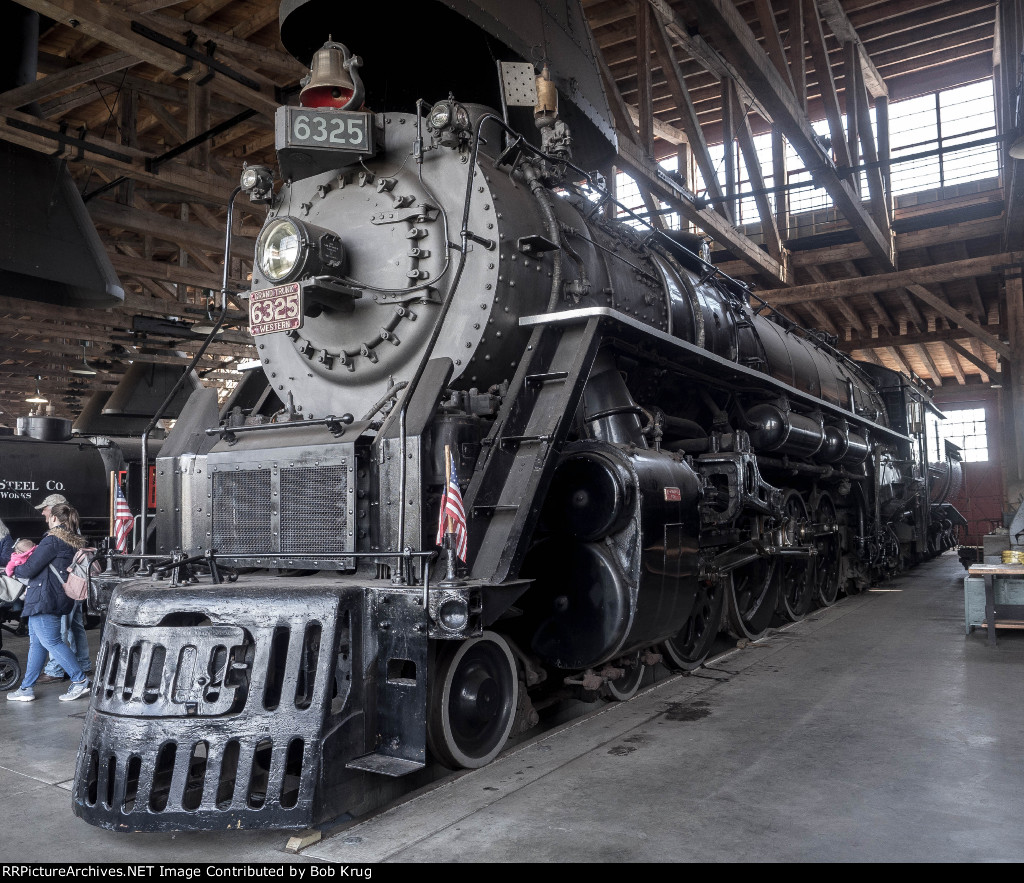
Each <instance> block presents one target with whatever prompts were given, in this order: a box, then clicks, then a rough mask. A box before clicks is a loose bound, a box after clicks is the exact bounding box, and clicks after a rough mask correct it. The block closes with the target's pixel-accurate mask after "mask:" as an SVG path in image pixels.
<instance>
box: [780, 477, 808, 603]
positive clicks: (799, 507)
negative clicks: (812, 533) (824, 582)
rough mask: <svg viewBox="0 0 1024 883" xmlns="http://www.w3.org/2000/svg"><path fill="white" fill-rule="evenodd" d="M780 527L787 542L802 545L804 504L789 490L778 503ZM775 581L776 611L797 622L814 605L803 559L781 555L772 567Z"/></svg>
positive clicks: (805, 521)
mask: <svg viewBox="0 0 1024 883" xmlns="http://www.w3.org/2000/svg"><path fill="white" fill-rule="evenodd" d="M782 509H783V513H784V516H783V522H782V530H783V533H784V534H785V537H786V542H787V544H791V545H804V544H805V543H806V542H807V540H808V537H807V536H806V534H807V530H808V528H809V527H810V522H809V520H808V518H807V504H806V503H804V501H803V498H802V497H801V496H800V494H799V493H797V492H796V491H790V492H789V493H787V494H786V498H785V499H784V500H783V502H782ZM775 573H776V575H777V577H778V580H779V602H780V604H779V612H780V613H781V614H782V616H783V617H784V618H785V619H787V620H789V621H790V622H799V621H800V620H801V619H803V618H804V617H805V616H807V614H808V613H810V611H811V607H812V606H813V605H814V583H813V582H812V581H811V567H810V561H809V559H807V558H798V557H789V556H786V557H783V558H780V560H779V564H778V565H777V566H776V568H775Z"/></svg>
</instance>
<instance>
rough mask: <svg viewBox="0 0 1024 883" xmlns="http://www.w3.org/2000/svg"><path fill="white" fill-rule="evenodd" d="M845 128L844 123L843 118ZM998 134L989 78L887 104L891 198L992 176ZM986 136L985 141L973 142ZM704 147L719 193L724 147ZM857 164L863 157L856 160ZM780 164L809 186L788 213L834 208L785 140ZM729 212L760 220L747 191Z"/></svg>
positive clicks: (820, 131)
mask: <svg viewBox="0 0 1024 883" xmlns="http://www.w3.org/2000/svg"><path fill="white" fill-rule="evenodd" d="M843 125H844V128H845V126H846V117H845V116H844V117H843ZM871 125H872V127H873V129H874V131H875V138H876V142H877V126H876V123H875V110H874V108H872V109H871ZM812 128H813V129H814V132H815V133H816V134H817V135H818V136H819V137H821V138H822V139H826V138H828V137H829V127H828V122H827V121H826V120H819V121H817V122H815V123H813V124H812ZM996 134H997V133H996V119H995V101H994V98H993V91H992V80H990V79H989V80H983V81H981V82H978V83H971V84H970V85H967V86H957V87H956V88H953V89H945V90H943V91H941V92H932V93H930V94H928V95H922V96H919V97H917V98H911V99H907V100H905V101H894V102H892V103H891V104H890V105H889V144H890V157H891V186H892V194H893V196H895V197H899V196H903V195H906V194H909V193H919V192H921V191H928V190H939V191H942V190H944V189H947V188H951V187H955V186H957V185H959V184H964V183H967V182H971V181H981V180H986V179H996V178H997V177H998V175H999V149H998V148H999V145H998V142H997V141H996V140H995V139H996ZM771 141H772V139H771V135H770V134H768V133H765V134H763V135H756V136H755V137H754V149H755V151H756V152H757V156H758V159H759V160H760V165H761V174H762V177H763V179H764V186H765V187H766V188H771V187H773V186H775V175H774V168H773V164H772V143H771ZM986 141H987V143H981V144H977V143H976V142H986ZM971 145H973V146H971ZM731 148H732V150H733V154H734V157H733V158H734V163H735V167H736V169H737V178H738V192H739V193H740V194H741V195H742V194H744V193H749V192H750V190H751V188H752V185H751V183H750V180H749V175H748V174H747V169H746V164H745V163H744V161H743V154H742V152H741V151H740V149H739V145H738V144H737V143H736V142H733V144H732V145H731ZM708 152H709V154H710V158H711V162H712V164H713V166H714V168H715V169H716V170H717V172H718V177H719V183H720V185H721V187H722V189H723V190H724V189H725V163H724V149H723V145H721V144H714V145H710V146H709V147H708ZM921 154H927V155H925V156H922V155H921ZM863 162H864V160H863V158H862V159H861V163H863ZM661 165H662V167H663V168H666V169H669V170H672V171H675V169H676V167H677V160H676V158H675V157H670V158H669V159H667V160H665V161H663V162H662V163H661ZM786 168H787V174H786V178H787V184H789V185H791V186H792V185H799V184H806V185H807V186H804V187H799V186H792V189H791V190H790V191H789V206H790V207H789V210H790V213H791V214H792V215H798V214H801V213H807V212H816V211H822V210H827V209H831V208H832V201H831V199H829V196H828V194H827V193H826V192H825V190H824V189H823V188H820V187H814V186H812V185H811V184H810V180H811V176H810V174H809V173H808V172H807V171H806V170H805V169H804V167H803V162H802V161H801V160H800V158H799V157H798V156H797V154H796V151H794V150H793V148H792V147H791V146H790V145H789V144H788V142H787V144H786ZM616 185H617V188H618V199H619V202H621V203H622V204H623V205H625V206H627V207H629V208H630V209H631V210H633V211H634V212H635V213H636V214H638V215H640V216H642V217H645V216H646V214H647V208H646V206H645V205H644V203H643V200H642V199H641V198H640V194H639V191H638V189H637V186H636V184H635V183H634V182H633V180H632V178H630V177H629V176H627V175H625V174H621V173H620V174H619V175H618V178H617V180H616ZM993 186H995V185H994V183H993ZM694 190H695V193H696V195H697V196H698V197H703V196H707V188H706V186H705V184H704V180H703V178H702V177H701V174H700V171H699V170H698V169H695V170H694ZM868 192H869V191H868V183H867V176H866V175H865V174H861V194H862V196H863V199H864V200H865V201H867V199H868ZM768 199H769V202H770V203H771V206H772V210H773V211H774V210H775V195H774V194H772V193H769V194H768ZM660 207H661V208H663V207H664V206H660ZM735 214H736V217H735V222H736V224H737V225H739V226H743V225H746V224H756V223H758V222H759V220H760V217H759V215H758V211H757V204H756V202H755V200H754V198H753V197H752V196H745V197H743V198H741V199H739V200H738V201H737V203H736V211H735ZM662 219H663V221H664V222H665V225H666V226H667V227H671V228H678V227H679V216H678V215H676V214H674V213H672V214H662ZM791 232H792V231H791Z"/></svg>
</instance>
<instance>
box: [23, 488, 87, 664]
mask: <svg viewBox="0 0 1024 883" xmlns="http://www.w3.org/2000/svg"><path fill="white" fill-rule="evenodd" d="M61 505H64V506H70V505H71V504H70V503H69V502H68V501H67V498H66V497H65V496H64V495H63V494H50V495H49V496H47V497H46V498H45V499H44V500H43V502H41V503H40V504H39V505H38V506H36V507H35V508H36V509H38V510H40V512H41V513H42V516H43V519H44V520H48V519H49V516H50V510H51V509H52V507H54V506H61ZM84 606H85V605H84V602H82V601H76V602H75V606H74V608H73V609H72V611H71V612H70V613H69V614H68V615H67V616H62V617H61V620H60V637H61V640H62V641H64V643H65V644H67V645H68V647H70V648H71V652H72V653H74V654H75V659H77V660H78V666H79V668H81V669H82V671H84V672H85V673H86V674H89V673H91V672H92V657H91V656H90V655H89V636H88V635H87V634H86V632H85V609H84ZM67 677H68V675H67V672H65V671H64V669H63V667H62V666H61V665H60V663H59V662H57V660H56V659H55V658H54V656H53V654H52V653H51V654H50V656H49V658H48V659H47V660H46V667H45V668H44V669H43V673H42V674H41V675H40V676H39V679H38V680H37V681H36V683H38V684H53V683H56V682H58V681H63V680H66V679H67Z"/></svg>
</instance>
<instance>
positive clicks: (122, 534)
mask: <svg viewBox="0 0 1024 883" xmlns="http://www.w3.org/2000/svg"><path fill="white" fill-rule="evenodd" d="M134 524H135V518H134V516H133V515H132V510H131V509H129V508H128V501H127V500H126V499H125V498H124V494H123V493H122V492H121V482H117V491H116V494H115V496H114V540H115V542H116V544H117V551H118V552H127V551H128V538H129V537H130V536H131V535H132V527H133V526H134Z"/></svg>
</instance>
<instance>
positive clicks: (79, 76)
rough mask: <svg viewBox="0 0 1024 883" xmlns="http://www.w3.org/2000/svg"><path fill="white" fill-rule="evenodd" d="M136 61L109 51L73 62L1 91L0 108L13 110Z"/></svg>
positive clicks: (131, 56)
mask: <svg viewBox="0 0 1024 883" xmlns="http://www.w3.org/2000/svg"><path fill="white" fill-rule="evenodd" d="M139 63H140V59H139V58H138V56H135V55H130V54H129V53H127V52H111V53H109V54H107V55H104V56H103V57H102V58H97V59H94V60H93V61H87V62H84V63H82V64H78V65H75V66H74V67H71V68H68V69H67V70H64V71H61V72H60V73H57V74H51V75H50V76H47V77H42V78H41V79H37V80H35V81H34V82H31V83H26V84H25V85H24V86H17V87H15V88H14V89H8V90H7V91H6V92H3V93H0V108H3V109H4V110H14V109H16V108H19V107H24V106H25V105H26V104H29V103H31V102H33V101H43V100H44V99H47V98H51V97H53V96H54V95H56V94H58V93H59V92H63V91H64V90H66V89H73V88H75V87H76V86H81V85H83V84H85V83H90V82H92V81H93V80H95V79H97V78H98V77H102V76H104V75H105V74H112V73H115V72H117V71H122V70H125V69H126V68H130V67H134V66H135V65H137V64H139Z"/></svg>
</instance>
